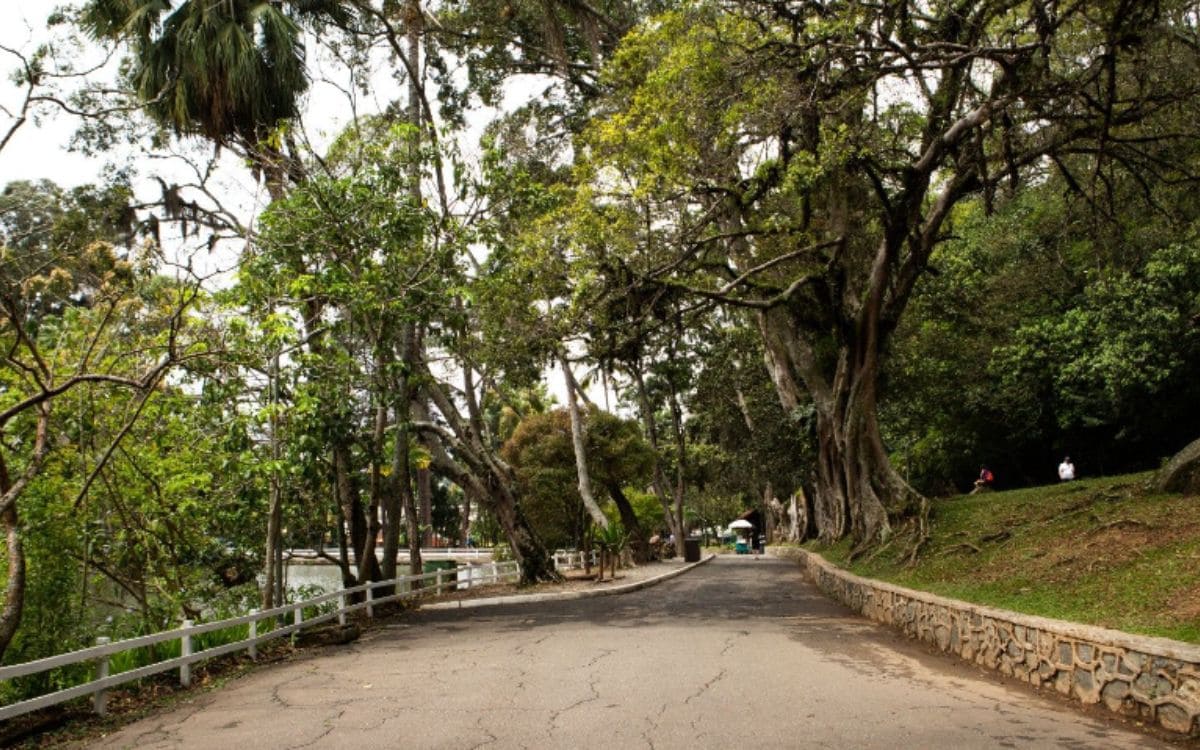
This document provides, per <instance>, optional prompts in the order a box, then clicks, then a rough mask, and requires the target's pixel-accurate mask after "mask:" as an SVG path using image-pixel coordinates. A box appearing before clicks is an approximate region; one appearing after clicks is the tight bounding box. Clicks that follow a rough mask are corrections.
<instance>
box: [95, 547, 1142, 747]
mask: <svg viewBox="0 0 1200 750" xmlns="http://www.w3.org/2000/svg"><path fill="white" fill-rule="evenodd" d="M102 746H104V747H130V746H134V747H154V748H217V747H242V748H289V749H292V748H307V747H314V748H318V747H319V748H343V747H344V748H355V750H363V749H364V748H387V747H397V748H398V747H404V748H453V749H455V750H459V749H462V748H483V747H487V748H522V747H526V748H593V747H595V748H599V747H605V748H640V747H645V748H655V749H659V750H662V749H666V748H722V749H724V748H737V747H748V748H888V750H898V749H899V748H988V747H1019V748H1093V747H1095V748H1101V747H1102V748H1134V747H1139V748H1152V747H1163V746H1164V745H1163V744H1162V743H1160V742H1159V741H1157V740H1155V739H1153V738H1150V737H1147V736H1143V735H1140V734H1137V733H1135V732H1134V731H1131V730H1130V729H1128V728H1126V727H1124V726H1121V725H1119V724H1117V723H1115V722H1113V721H1111V720H1108V719H1107V718H1106V717H1104V716H1103V715H1101V714H1100V713H1098V712H1093V713H1092V714H1090V715H1085V714H1083V713H1081V712H1079V711H1078V710H1077V709H1074V708H1071V707H1068V706H1065V705H1063V704H1061V703H1060V702H1059V701H1057V700H1055V699H1053V698H1048V697H1046V696H1042V695H1038V694H1036V693H1034V692H1033V691H1032V690H1030V689H1027V688H1025V687H1023V686H1012V687H1010V686H1006V685H1004V684H1002V683H1001V682H1000V681H999V680H998V678H993V677H991V676H988V675H984V674H982V673H980V672H979V671H977V670H976V669H975V668H974V667H973V666H970V665H964V664H959V663H957V662H954V661H952V660H950V659H948V658H945V657H941V656H937V655H930V654H928V653H926V651H925V650H924V649H923V648H922V647H920V646H918V645H916V644H913V643H912V642H910V641H907V640H904V639H902V638H898V637H897V636H895V635H893V634H892V633H891V631H888V630H886V629H883V628H880V627H877V626H875V625H873V624H870V623H868V622H866V621H864V620H862V619H859V618H856V617H854V616H851V615H850V614H849V613H848V612H847V611H846V610H844V609H842V608H841V607H839V606H837V605H835V604H832V603H831V602H829V601H828V600H826V599H825V598H824V597H822V596H821V595H820V594H819V593H818V592H817V591H816V590H815V589H814V588H813V587H812V586H811V585H809V584H808V583H807V582H805V581H804V580H803V579H802V578H801V576H800V574H799V571H798V569H797V567H796V566H795V565H794V564H790V563H785V562H783V561H777V560H768V559H761V560H755V559H746V558H742V559H729V558H725V559H718V560H716V561H714V562H712V563H709V564H707V565H702V566H700V567H699V568H697V569H696V570H693V571H691V572H689V573H687V574H685V575H683V576H681V577H679V578H676V579H674V580H671V581H668V582H666V583H663V584H660V585H658V586H656V587H653V588H650V589H646V590H644V591H640V592H637V593H633V594H625V595H621V596H613V597H601V598H595V599H585V600H575V601H564V602H556V603H552V604H549V605H545V604H542V605H520V606H517V605H513V606H505V607H496V608H490V609H476V610H462V611H457V612H456V611H443V612H427V613H422V614H416V615H413V616H411V617H409V618H407V619H406V620H405V621H404V622H402V623H396V624H393V625H391V626H389V627H385V628H382V629H379V630H375V631H373V632H371V633H368V634H366V635H365V636H364V637H363V638H362V639H361V640H360V641H358V642H357V643H355V644H353V645H352V646H346V647H340V648H339V647H333V648H330V649H326V650H322V651H317V652H315V653H314V655H313V656H311V657H305V658H301V659H299V660H296V661H294V662H290V663H281V664H276V665H271V666H267V667H264V668H263V669H261V670H258V671H256V672H255V673H253V674H251V675H248V676H246V677H244V678H241V679H239V680H237V681H235V682H233V683H231V684H229V685H227V686H225V687H224V688H222V689H220V690H215V691H212V692H210V693H206V694H202V695H198V696H197V697H196V698H195V699H193V700H192V702H191V703H189V704H186V705H184V706H182V707H180V708H178V709H175V710H172V711H171V712H169V713H165V714H163V715H160V716H157V717H154V718H151V719H147V720H144V721H141V722H139V723H137V724H133V725H130V726H129V727H126V728H125V729H124V730H122V731H121V732H119V733H117V734H114V735H111V736H109V737H108V738H106V739H105V741H104V743H102Z"/></svg>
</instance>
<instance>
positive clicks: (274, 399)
mask: <svg viewBox="0 0 1200 750" xmlns="http://www.w3.org/2000/svg"><path fill="white" fill-rule="evenodd" d="M270 380H271V382H270V383H269V385H268V388H269V389H270V401H271V418H270V430H271V435H270V439H271V461H272V466H271V490H270V500H269V501H268V502H269V507H268V509H267V545H266V547H267V548H266V555H265V557H264V559H265V561H266V570H265V573H266V576H265V578H266V580H265V581H263V589H262V598H261V600H262V608H263V609H272V608H274V607H276V606H278V605H280V604H283V599H282V597H279V598H276V591H278V590H279V588H280V586H279V584H280V583H281V581H280V579H281V578H282V577H283V576H282V571H280V570H279V566H278V565H277V561H278V560H279V559H281V557H282V553H283V549H282V547H283V540H282V533H281V529H282V527H283V498H282V497H281V489H282V488H281V487H280V484H279V455H280V454H279V414H278V409H277V404H278V401H279V399H278V394H279V355H278V354H276V355H275V356H274V357H272V358H271V372H270Z"/></svg>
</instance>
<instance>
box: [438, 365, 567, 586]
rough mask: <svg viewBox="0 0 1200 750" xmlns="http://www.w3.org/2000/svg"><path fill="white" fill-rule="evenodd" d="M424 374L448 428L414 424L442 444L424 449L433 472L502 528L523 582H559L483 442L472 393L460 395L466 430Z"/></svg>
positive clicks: (510, 479)
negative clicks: (466, 414) (466, 416)
mask: <svg viewBox="0 0 1200 750" xmlns="http://www.w3.org/2000/svg"><path fill="white" fill-rule="evenodd" d="M422 375H423V376H424V380H425V384H426V385H425V388H424V389H423V390H424V392H425V394H426V395H427V396H428V397H429V399H430V401H431V402H432V403H433V404H434V405H435V406H436V407H437V409H438V411H439V412H441V413H442V416H443V417H444V418H445V420H446V421H447V422H449V423H450V427H449V428H448V429H439V428H438V427H437V426H435V425H434V423H433V422H432V421H431V420H430V419H428V415H423V416H424V417H426V418H424V419H420V420H417V421H419V422H420V423H421V427H422V429H423V430H424V431H425V432H426V433H428V434H430V435H438V436H440V440H439V439H432V438H431V439H430V440H429V441H428V443H427V444H426V447H427V448H428V449H429V452H430V454H431V456H432V458H433V466H434V468H435V469H437V471H438V473H440V474H442V475H443V476H445V477H447V478H449V479H450V481H452V482H454V483H455V484H457V485H458V486H459V487H461V488H462V489H463V491H464V492H465V493H467V494H468V495H472V496H473V498H474V501H475V502H476V503H481V504H482V505H483V507H484V508H486V509H487V511H488V512H490V513H491V514H492V516H493V517H495V519H496V521H497V522H498V523H499V524H500V527H501V528H502V529H504V534H505V537H506V538H507V539H508V543H509V546H510V547H511V548H512V552H513V557H515V558H516V560H517V562H518V563H519V564H520V566H521V580H522V582H523V583H535V582H537V581H554V580H560V578H561V577H560V576H559V575H558V572H557V571H556V570H555V569H554V561H553V560H552V559H551V557H550V554H549V553H548V552H547V551H546V548H545V546H544V545H543V544H542V542H541V540H540V539H539V538H538V536H537V534H536V533H534V531H533V528H532V527H531V526H530V525H529V522H528V521H527V520H526V518H525V515H524V513H523V512H522V511H521V505H520V501H519V498H518V497H517V495H516V489H515V487H516V480H515V477H514V476H513V472H512V469H511V468H510V467H509V466H508V465H507V464H505V463H504V462H503V461H502V460H500V458H499V457H497V456H495V455H494V454H493V453H491V452H489V449H488V447H487V446H486V445H484V444H483V443H482V442H481V441H482V439H483V437H484V435H483V433H482V431H481V428H482V423H481V422H480V419H481V417H480V415H479V413H478V412H479V405H478V403H477V402H476V401H475V398H476V396H475V391H474V388H467V389H466V393H465V394H464V396H465V398H466V401H467V410H468V412H469V413H470V414H471V423H472V425H473V427H468V425H466V424H464V423H463V420H462V417H461V414H460V413H459V411H458V409H457V408H456V406H455V404H454V402H453V401H451V399H450V397H449V396H448V394H447V393H446V391H444V390H443V389H442V388H441V386H440V384H439V383H438V382H437V381H436V380H434V378H433V376H432V375H431V374H430V373H429V370H428V367H423V368H422ZM465 382H466V383H470V382H471V381H470V378H466V379H465ZM446 446H450V447H451V448H452V449H453V450H454V452H455V453H456V454H457V455H458V456H460V458H461V460H455V459H454V458H453V457H452V456H451V455H450V453H449V452H448V451H447V449H446Z"/></svg>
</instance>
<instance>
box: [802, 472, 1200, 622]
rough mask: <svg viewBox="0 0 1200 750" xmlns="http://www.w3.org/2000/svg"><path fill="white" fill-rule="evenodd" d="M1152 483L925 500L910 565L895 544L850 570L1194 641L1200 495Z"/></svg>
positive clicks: (1107, 481) (838, 558) (837, 551)
mask: <svg viewBox="0 0 1200 750" xmlns="http://www.w3.org/2000/svg"><path fill="white" fill-rule="evenodd" d="M1151 476H1152V475H1151V474H1134V475H1127V476H1119V477H1105V478H1100V479H1090V480H1083V481H1077V482H1071V483H1068V484H1061V485H1051V486H1046V487H1032V488H1028V489H1023V490H1013V491H1010V492H991V493H985V494H980V495H974V496H963V497H955V498H947V499H940V500H934V501H933V503H932V515H931V523H930V529H929V533H930V536H929V540H928V542H927V543H926V544H925V545H924V546H923V547H922V548H921V553H920V556H919V558H918V560H917V562H916V563H915V564H914V565H908V564H907V562H908V559H907V553H908V552H909V551H910V550H911V544H910V543H909V542H908V541H907V540H905V539H904V538H903V535H898V537H897V538H896V540H895V541H893V542H892V543H890V544H888V545H886V546H885V547H883V548H881V549H879V550H877V551H875V552H868V553H867V554H863V555H859V556H858V557H857V558H856V559H855V560H854V561H852V562H848V558H849V557H850V545H849V543H847V542H844V543H841V544H837V545H833V546H820V545H814V546H812V547H811V548H812V549H814V550H815V551H817V552H820V553H821V554H822V555H824V556H825V557H826V559H828V560H829V561H830V562H832V563H834V564H836V565H839V566H841V567H843V568H845V569H847V570H850V571H851V572H853V573H856V574H858V575H861V576H866V577H869V578H875V579H879V580H884V581H890V582H892V583H895V584H898V585H901V586H906V587H908V588H913V589H920V590H923V591H929V592H932V593H935V594H940V595H942V596H948V597H953V598H955V599H962V600H965V601H969V602H975V603H978V604H985V605H990V606H995V607H1001V608H1004V609H1009V610H1014V611H1017V612H1024V613H1027V614H1033V615H1041V616H1044V617H1054V618H1058V619H1062V620H1070V621H1073V622H1080V623H1087V624H1091V625H1099V626H1101V627H1106V628H1115V629H1117V630H1123V631H1126V632H1131V633H1142V634H1145V635H1156V636H1163V637H1167V638H1174V639H1177V640H1182V641H1190V642H1193V643H1200V498H1197V497H1193V496H1180V495H1161V494H1155V493H1153V492H1152V491H1151V490H1150V489H1149V487H1148V482H1149V480H1150V478H1151Z"/></svg>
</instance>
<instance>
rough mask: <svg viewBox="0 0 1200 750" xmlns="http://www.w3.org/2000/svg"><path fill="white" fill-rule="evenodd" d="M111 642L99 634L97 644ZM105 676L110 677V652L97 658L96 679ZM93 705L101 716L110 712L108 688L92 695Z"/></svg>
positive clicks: (101, 678)
mask: <svg viewBox="0 0 1200 750" xmlns="http://www.w3.org/2000/svg"><path fill="white" fill-rule="evenodd" d="M109 642H110V639H109V638H107V637H105V636H99V637H98V638H96V645H97V646H105V645H108V643H109ZM105 677H108V654H105V655H104V656H100V657H97V659H96V679H97V680H103V679H104V678H105ZM92 707H93V708H94V709H95V710H96V713H97V714H99V715H100V716H103V715H105V714H106V713H108V691H107V690H103V689H101V690H97V691H96V693H95V695H93V696H92Z"/></svg>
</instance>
